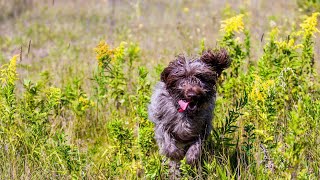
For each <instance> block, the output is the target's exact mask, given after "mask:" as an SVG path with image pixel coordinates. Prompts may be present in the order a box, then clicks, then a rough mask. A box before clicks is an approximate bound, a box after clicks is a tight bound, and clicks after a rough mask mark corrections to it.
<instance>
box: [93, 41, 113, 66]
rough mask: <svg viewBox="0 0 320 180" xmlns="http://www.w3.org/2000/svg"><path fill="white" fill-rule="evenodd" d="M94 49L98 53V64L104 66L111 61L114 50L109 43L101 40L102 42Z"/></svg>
mask: <svg viewBox="0 0 320 180" xmlns="http://www.w3.org/2000/svg"><path fill="white" fill-rule="evenodd" d="M94 50H95V52H96V53H97V56H96V59H97V60H98V64H99V66H100V67H103V66H104V65H106V64H107V63H109V62H110V61H111V59H112V56H113V54H114V50H112V49H110V48H109V46H108V44H106V43H105V42H104V41H100V43H99V44H98V46H97V47H96V48H94Z"/></svg>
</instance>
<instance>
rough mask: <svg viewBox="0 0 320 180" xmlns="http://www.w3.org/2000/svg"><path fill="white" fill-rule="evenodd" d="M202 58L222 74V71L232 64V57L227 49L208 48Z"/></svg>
mask: <svg viewBox="0 0 320 180" xmlns="http://www.w3.org/2000/svg"><path fill="white" fill-rule="evenodd" d="M200 60H201V61H203V62H204V63H206V64H207V65H209V66H211V67H212V68H213V69H214V70H215V71H216V72H217V73H218V75H219V76H220V75H221V72H222V71H223V70H225V69H227V68H228V67H229V66H230V65H231V59H230V57H229V55H228V52H227V50H225V49H219V50H215V51H212V50H206V51H204V52H203V53H202V55H201V57H200Z"/></svg>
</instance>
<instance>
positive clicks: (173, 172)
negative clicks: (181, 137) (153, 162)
mask: <svg viewBox="0 0 320 180" xmlns="http://www.w3.org/2000/svg"><path fill="white" fill-rule="evenodd" d="M180 176H181V174H180V162H177V161H174V160H170V161H169V178H170V179H171V180H173V179H180Z"/></svg>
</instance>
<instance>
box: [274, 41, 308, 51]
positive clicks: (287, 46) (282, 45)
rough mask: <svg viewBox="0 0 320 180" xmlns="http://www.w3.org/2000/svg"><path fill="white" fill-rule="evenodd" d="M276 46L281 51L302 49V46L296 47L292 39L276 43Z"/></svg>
mask: <svg viewBox="0 0 320 180" xmlns="http://www.w3.org/2000/svg"><path fill="white" fill-rule="evenodd" d="M275 43H276V45H277V46H278V47H279V49H293V50H296V49H299V48H301V47H302V44H297V45H295V41H294V39H290V40H289V41H275Z"/></svg>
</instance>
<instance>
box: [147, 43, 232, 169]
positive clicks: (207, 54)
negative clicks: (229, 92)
mask: <svg viewBox="0 0 320 180" xmlns="http://www.w3.org/2000/svg"><path fill="white" fill-rule="evenodd" d="M230 63H231V60H230V59H229V56H228V53H227V51H226V50H224V49H221V50H217V51H211V50H207V51H204V52H203V54H202V55H201V57H200V58H197V59H193V60H188V59H187V58H186V57H184V56H182V55H180V56H178V57H177V58H176V59H175V60H174V61H172V62H170V64H169V65H168V67H166V68H165V69H164V70H163V72H162V73H161V81H160V82H159V83H158V84H157V85H156V86H155V90H154V92H153V95H152V97H151V103H150V105H149V108H148V111H149V119H150V120H151V121H152V122H154V124H155V139H156V141H157V143H158V146H159V149H160V153H162V154H163V155H165V156H167V157H168V158H170V159H171V160H173V161H175V162H179V161H180V160H182V159H183V158H184V157H186V160H187V163H189V164H191V165H195V164H196V163H197V161H198V160H199V158H200V156H201V144H202V142H203V140H204V139H205V138H206V137H207V135H208V134H209V133H210V131H211V129H212V122H211V121H212V118H213V110H214V107H215V99H216V81H217V79H218V77H219V76H220V74H221V72H222V71H223V70H224V69H226V68H228V67H229V66H230ZM179 100H184V101H187V102H189V105H188V107H187V109H186V110H185V111H183V112H178V109H179V104H178V101H179Z"/></svg>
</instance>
